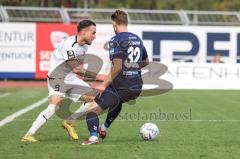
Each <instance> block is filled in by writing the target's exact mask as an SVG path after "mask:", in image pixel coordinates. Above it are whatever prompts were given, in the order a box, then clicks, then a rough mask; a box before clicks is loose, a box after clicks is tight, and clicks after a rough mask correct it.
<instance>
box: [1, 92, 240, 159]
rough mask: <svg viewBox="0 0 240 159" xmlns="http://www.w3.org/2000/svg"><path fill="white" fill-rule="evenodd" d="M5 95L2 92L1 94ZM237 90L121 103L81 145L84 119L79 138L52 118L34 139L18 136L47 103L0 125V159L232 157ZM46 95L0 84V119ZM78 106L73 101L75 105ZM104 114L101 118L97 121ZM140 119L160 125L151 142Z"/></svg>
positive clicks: (239, 143)
mask: <svg viewBox="0 0 240 159" xmlns="http://www.w3.org/2000/svg"><path fill="white" fill-rule="evenodd" d="M6 94H7V95H6ZM239 94H240V91H232V90H231V91H230V90H222V91H220V90H218V91H215V90H173V91H171V92H168V93H166V94H163V95H160V96H155V97H142V98H140V99H139V100H138V101H137V103H136V105H134V106H132V105H127V104H125V105H124V107H123V110H122V113H121V114H120V116H119V118H118V119H117V120H116V121H115V122H114V123H113V125H112V127H111V128H110V129H109V130H108V136H107V138H106V139H105V140H104V141H103V142H101V143H100V144H99V145H91V146H81V145H80V142H81V141H83V140H84V139H86V138H87V137H88V131H87V127H86V123H85V121H79V122H77V125H76V129H77V130H78V134H79V137H80V139H79V141H75V142H74V141H70V140H69V139H68V136H67V134H66V132H65V131H64V130H63V129H62V128H61V123H62V120H61V119H60V118H59V117H58V116H56V115H55V116H54V117H53V118H52V119H51V120H49V121H48V122H47V124H46V125H44V126H43V127H42V128H41V129H40V130H39V132H38V133H37V135H36V138H38V139H39V140H40V142H38V143H22V142H21V141H20V139H21V137H22V136H23V135H24V134H25V133H26V131H27V130H28V129H29V127H30V126H31V124H32V122H33V120H34V119H35V118H36V117H37V115H38V113H39V112H40V111H42V110H43V109H44V108H45V107H46V106H47V103H45V104H43V105H42V106H40V107H38V108H36V109H34V110H31V111H29V112H27V113H25V114H23V115H21V116H19V117H18V118H16V119H15V120H13V121H12V122H10V123H8V124H6V125H4V126H2V127H0V158H1V159H18V158H24V159H30V158H36V159H55V158H56V159H66V158H69V159H70V158H73V159H75V158H76V159H90V158H91V159H103V158H104V159H107V158H109V159H110V158H111V159H112V158H114V159H118V158H124V159H125V158H129V159H141V158H146V159H149V158H162V159H200V158H201V159H230V158H231V159H238V158H239V156H240V135H239V134H240V104H239ZM46 96H47V89H46V88H19V89H17V88H11V89H10V88H8V89H6V88H0V112H1V113H0V121H2V120H3V119H4V118H5V117H7V116H9V115H11V114H13V113H15V112H17V111H18V110H20V109H23V108H25V107H26V106H29V105H31V104H33V103H36V102H37V101H38V100H40V99H42V98H44V97H46ZM78 105H79V104H74V105H73V106H72V109H73V110H74V109H76V108H77V106H78ZM105 115H106V114H104V115H102V116H101V123H102V122H103V121H104V118H105ZM145 122H153V123H156V124H157V125H158V127H159V128H160V136H158V138H157V139H156V140H154V141H143V140H141V138H140V136H139V129H140V127H141V125H142V124H144V123H145Z"/></svg>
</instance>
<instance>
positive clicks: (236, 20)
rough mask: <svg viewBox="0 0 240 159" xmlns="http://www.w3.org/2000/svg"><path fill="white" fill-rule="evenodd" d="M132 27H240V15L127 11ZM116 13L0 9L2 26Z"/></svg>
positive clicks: (105, 20) (105, 16)
mask: <svg viewBox="0 0 240 159" xmlns="http://www.w3.org/2000/svg"><path fill="white" fill-rule="evenodd" d="M126 11H127V12H128V14H129V18H130V23H132V24H165V25H212V26H219V25H228V26H239V25H240V13H238V12H218V11H185V10H142V9H141V10H140V9H126ZM112 12H113V9H96V8H43V7H11V6H0V22H49V23H56V22H57V23H76V22H79V21H80V20H82V19H93V20H94V21H96V22H98V23H110V22H111V21H110V19H109V16H110V15H111V13H112Z"/></svg>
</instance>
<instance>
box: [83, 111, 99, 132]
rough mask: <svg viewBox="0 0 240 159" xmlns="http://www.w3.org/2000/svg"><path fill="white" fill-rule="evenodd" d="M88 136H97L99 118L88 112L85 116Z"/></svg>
mask: <svg viewBox="0 0 240 159" xmlns="http://www.w3.org/2000/svg"><path fill="white" fill-rule="evenodd" d="M86 121H87V126H88V130H89V131H90V136H98V127H99V118H98V115H97V114H96V113H93V112H90V113H88V114H87V116H86Z"/></svg>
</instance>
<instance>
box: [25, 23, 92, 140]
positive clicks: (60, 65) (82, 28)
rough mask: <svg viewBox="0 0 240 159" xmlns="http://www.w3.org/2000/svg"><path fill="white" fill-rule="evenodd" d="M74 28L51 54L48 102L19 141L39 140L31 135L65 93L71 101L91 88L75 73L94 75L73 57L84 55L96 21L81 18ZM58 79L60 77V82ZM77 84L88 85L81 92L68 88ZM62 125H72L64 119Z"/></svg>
mask: <svg viewBox="0 0 240 159" xmlns="http://www.w3.org/2000/svg"><path fill="white" fill-rule="evenodd" d="M77 32H78V33H77V35H75V36H70V37H68V38H66V39H65V40H64V41H63V42H62V43H61V44H60V45H59V46H58V48H56V50H55V51H54V53H53V54H52V56H51V60H50V70H49V72H48V89H49V105H48V107H47V108H46V109H45V110H43V111H42V112H41V113H40V114H39V115H38V117H37V119H36V120H35V121H34V122H33V124H32V126H31V128H30V129H29V130H28V132H27V133H26V134H25V136H24V137H23V138H22V141H28V142H36V141H38V140H37V139H36V138H35V137H34V134H35V133H36V132H37V130H38V129H39V128H40V127H41V126H43V125H44V124H45V123H46V121H47V120H48V119H49V118H50V117H51V116H53V115H54V114H55V112H56V111H57V110H58V109H59V107H60V106H61V104H62V100H63V98H64V97H67V98H69V99H71V100H73V101H74V102H76V101H78V100H83V101H84V100H85V99H87V97H86V96H84V94H86V93H88V92H89V91H91V88H90V86H89V85H88V84H87V83H86V82H84V81H83V80H81V79H79V78H78V77H77V75H83V74H84V75H86V76H90V77H91V76H94V75H93V73H91V72H87V71H86V70H84V69H83V68H82V67H76V64H75V63H76V62H75V63H74V61H80V60H82V58H84V55H85V53H86V52H87V49H88V45H91V44H92V41H93V40H94V39H95V38H96V24H95V23H94V22H92V21H91V20H83V21H81V22H80V23H79V24H78V26H77ZM71 61H73V62H71ZM69 66H70V67H69ZM59 71H60V72H59ZM95 77H96V76H95ZM61 79H63V80H62V82H60V83H59V81H61ZM56 80H57V81H56ZM76 85H80V86H83V87H84V88H88V89H84V90H82V91H80V92H76V91H71V90H73V89H74V88H75V86H76ZM63 126H64V128H68V126H70V128H71V125H68V124H67V123H63ZM75 139H77V138H75Z"/></svg>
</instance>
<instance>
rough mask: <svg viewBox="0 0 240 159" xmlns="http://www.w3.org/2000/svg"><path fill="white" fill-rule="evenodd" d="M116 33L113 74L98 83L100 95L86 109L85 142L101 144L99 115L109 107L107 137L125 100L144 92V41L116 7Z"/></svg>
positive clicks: (112, 43) (112, 47)
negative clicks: (130, 27) (131, 28)
mask: <svg viewBox="0 0 240 159" xmlns="http://www.w3.org/2000/svg"><path fill="white" fill-rule="evenodd" d="M111 19H112V25H113V28H114V31H115V33H116V35H115V36H114V37H113V38H112V39H111V40H110V42H109V55H110V60H111V61H112V67H111V71H110V73H109V74H108V75H107V76H106V78H105V79H104V82H103V83H102V84H100V85H99V86H97V87H96V88H97V89H98V90H99V94H98V95H97V96H96V97H95V99H94V102H92V103H91V104H90V106H89V108H88V110H87V115H86V121H87V125H88V130H89V131H90V138H89V139H88V140H86V141H84V142H82V145H91V144H98V143H99V141H98V131H99V119H98V115H99V114H100V113H101V112H102V111H104V110H106V109H108V115H107V119H106V121H105V123H104V124H103V126H102V127H101V129H100V132H99V133H100V137H102V138H104V137H105V135H106V134H105V133H106V128H107V127H109V126H110V124H111V123H112V121H113V120H114V119H115V118H116V117H117V116H118V114H119V113H120V111H121V108H122V103H124V102H128V101H130V100H135V99H136V98H137V97H138V96H139V95H140V94H141V91H142V85H143V81H142V77H141V68H142V67H144V66H146V65H148V64H149V60H148V55H147V52H146V49H145V47H144V45H143V42H142V40H141V39H140V38H139V37H138V36H137V35H135V34H134V33H130V32H128V30H127V25H128V17H127V14H126V13H125V12H124V11H121V10H116V11H115V12H114V13H113V14H112V16H111Z"/></svg>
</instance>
